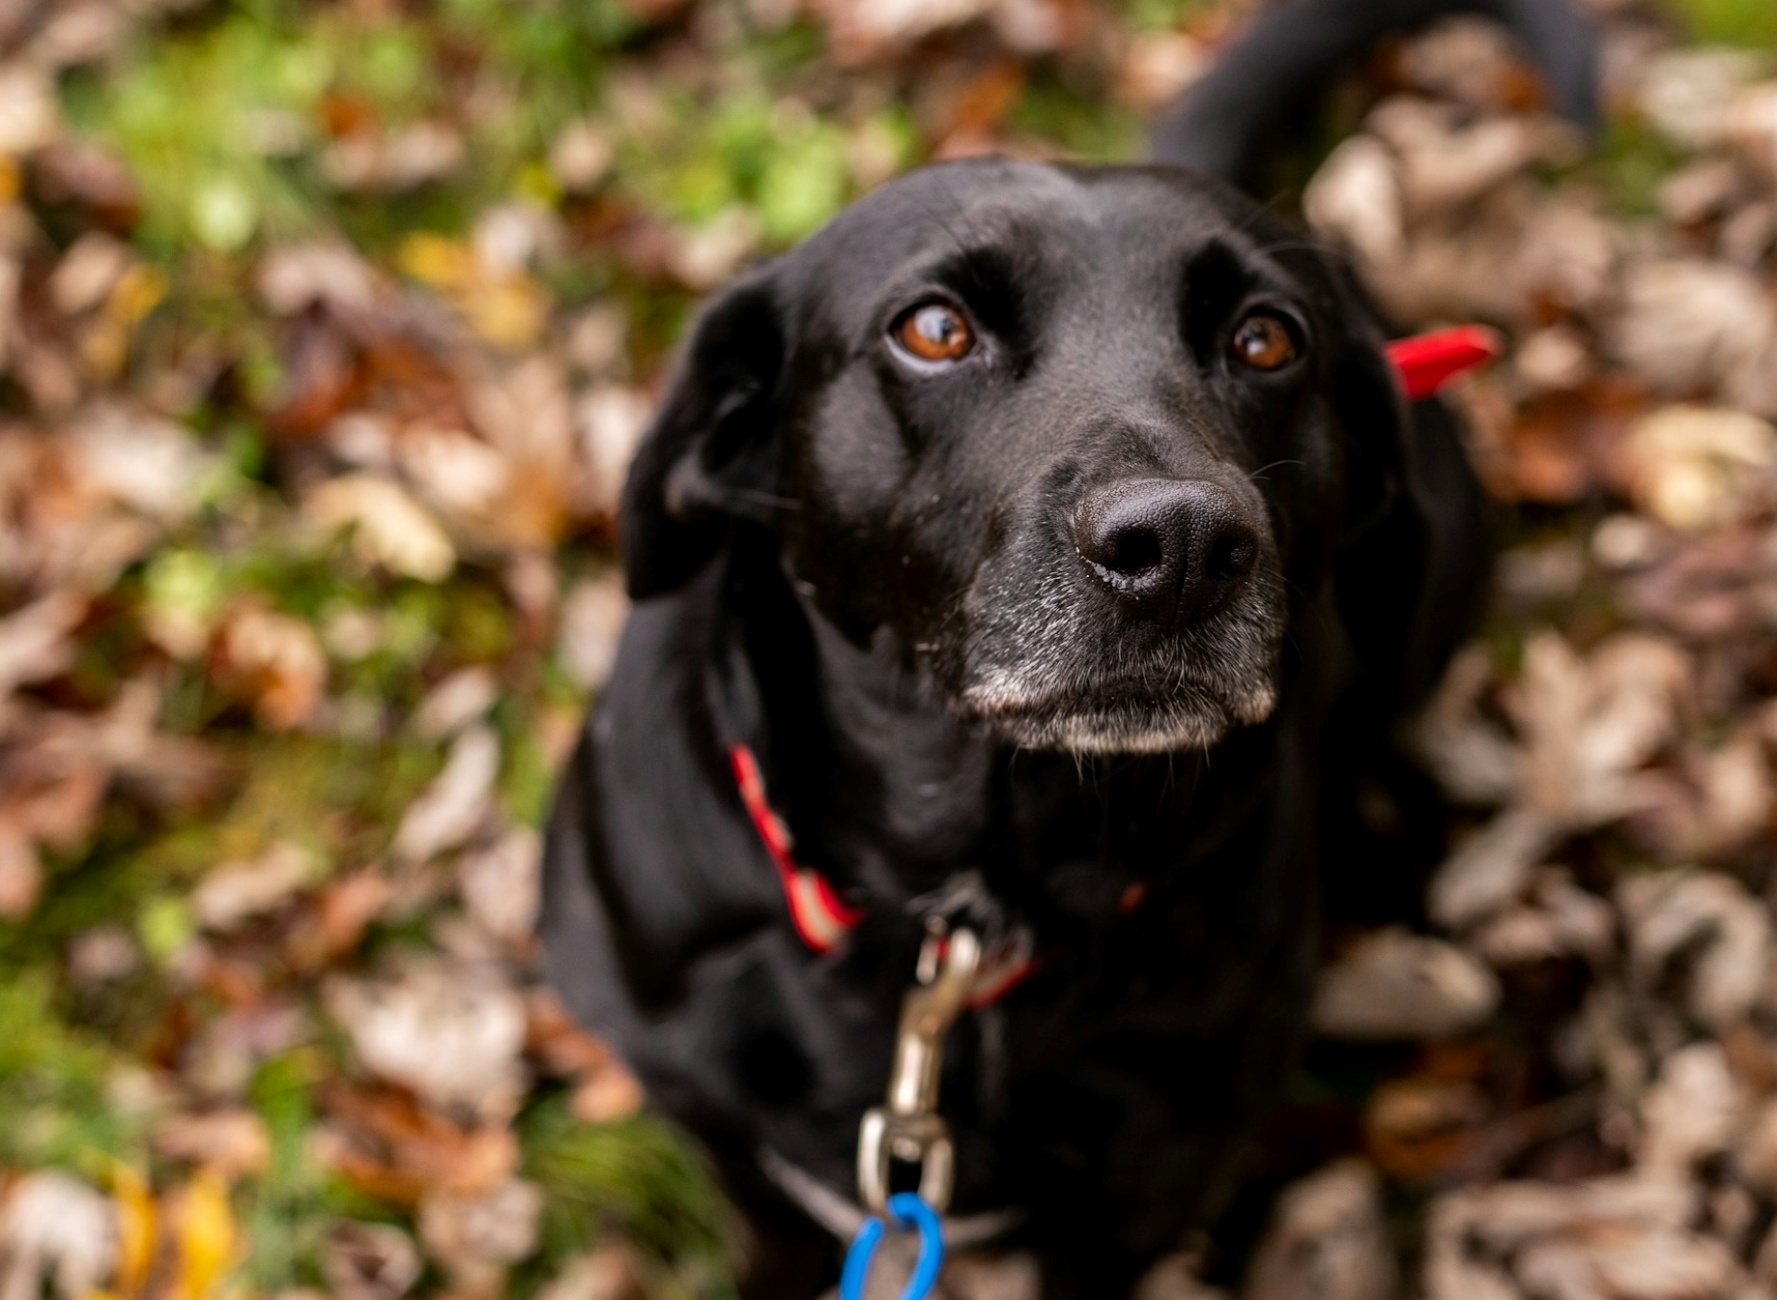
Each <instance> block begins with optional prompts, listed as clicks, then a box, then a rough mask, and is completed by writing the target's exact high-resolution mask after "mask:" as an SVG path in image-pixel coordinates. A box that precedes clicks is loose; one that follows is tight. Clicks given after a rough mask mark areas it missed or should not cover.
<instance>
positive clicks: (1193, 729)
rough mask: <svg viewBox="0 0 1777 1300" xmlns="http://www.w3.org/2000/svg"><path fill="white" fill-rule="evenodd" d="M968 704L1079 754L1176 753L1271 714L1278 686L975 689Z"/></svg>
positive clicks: (1041, 745) (1019, 736)
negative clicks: (1062, 694) (1037, 693)
mask: <svg viewBox="0 0 1777 1300" xmlns="http://www.w3.org/2000/svg"><path fill="white" fill-rule="evenodd" d="M963 703H964V712H965V713H966V714H968V715H969V716H970V717H972V718H973V719H975V720H977V721H979V722H982V723H984V724H986V726H987V727H988V728H990V729H991V730H992V731H993V732H994V733H995V734H997V735H999V736H1000V737H1002V738H1003V739H1004V740H1006V741H1007V742H1008V743H1010V744H1014V745H1017V746H1020V747H1021V748H1024V749H1050V750H1062V751H1065V752H1068V753H1074V754H1170V753H1176V752H1177V751H1179V750H1185V749H1198V750H1201V749H1208V748H1210V747H1211V746H1212V745H1215V744H1217V743H1219V742H1220V741H1221V739H1222V738H1223V737H1224V736H1226V735H1227V734H1228V733H1229V732H1230V731H1232V730H1234V729H1235V728H1236V727H1242V726H1251V725H1253V724H1255V723H1260V722H1263V721H1264V720H1265V719H1266V718H1268V717H1270V716H1271V714H1272V711H1273V710H1275V709H1276V707H1277V691H1276V689H1275V687H1273V686H1271V685H1269V684H1267V685H1265V686H1263V687H1259V688H1256V689H1244V690H1236V691H1232V692H1226V693H1224V692H1219V691H1210V690H1205V689H1198V690H1193V691H1190V692H1188V693H1186V694H1184V695H1181V696H1179V697H1173V698H1155V699H1148V700H1143V699H1140V698H1133V699H1132V698H1130V697H1128V696H1126V695H1119V696H1118V697H1116V698H1113V699H1105V700H1098V701H1095V700H1093V699H1092V698H1090V697H1089V696H1088V697H1080V698H1075V699H1072V700H1060V699H1054V698H1050V699H1029V698H1020V697H1019V696H1018V695H1017V694H1014V693H1011V692H1004V691H1000V692H995V691H992V690H990V689H971V690H969V691H966V692H965V693H964V697H963Z"/></svg>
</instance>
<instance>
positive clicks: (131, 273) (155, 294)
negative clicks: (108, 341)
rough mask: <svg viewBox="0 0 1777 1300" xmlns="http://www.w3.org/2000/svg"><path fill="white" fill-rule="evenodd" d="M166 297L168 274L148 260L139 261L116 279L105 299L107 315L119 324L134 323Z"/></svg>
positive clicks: (128, 324)
mask: <svg viewBox="0 0 1777 1300" xmlns="http://www.w3.org/2000/svg"><path fill="white" fill-rule="evenodd" d="M166 296H167V273H166V272H165V271H163V270H161V269H160V268H159V267H158V266H151V265H150V264H149V263H147V262H136V263H134V264H133V265H132V266H131V267H130V268H129V269H128V270H127V271H125V272H124V273H123V274H122V275H120V276H119V277H118V278H117V284H116V286H115V287H114V288H113V289H112V290H111V296H110V297H109V298H107V299H106V300H105V315H106V316H107V317H109V318H110V319H112V320H114V321H116V322H117V323H118V324H120V325H125V326H130V325H135V324H137V323H138V322H139V321H140V320H141V319H142V318H143V317H144V316H146V315H147V314H148V313H149V312H151V311H153V310H154V309H155V308H156V307H158V306H159V305H160V300H161V299H162V298H165V297H166Z"/></svg>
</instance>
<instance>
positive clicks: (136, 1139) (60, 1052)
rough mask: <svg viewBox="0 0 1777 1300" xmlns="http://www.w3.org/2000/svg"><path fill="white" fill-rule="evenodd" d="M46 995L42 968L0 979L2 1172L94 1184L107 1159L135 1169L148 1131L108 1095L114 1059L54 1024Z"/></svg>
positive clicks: (138, 1118) (47, 979)
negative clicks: (82, 1177) (78, 1176)
mask: <svg viewBox="0 0 1777 1300" xmlns="http://www.w3.org/2000/svg"><path fill="white" fill-rule="evenodd" d="M52 987H53V985H52V981H51V979H50V977H49V975H48V973H47V972H46V971H44V970H43V969H41V968H32V969H27V970H23V971H14V972H11V973H10V974H8V975H7V976H6V977H5V978H4V979H0V1115H4V1116H5V1117H6V1122H5V1123H4V1124H0V1166H11V1167H13V1168H20V1167H24V1168H32V1167H42V1166H45V1165H56V1166H61V1167H64V1168H72V1169H76V1170H79V1171H81V1172H83V1173H85V1174H87V1175H88V1176H89V1177H94V1176H98V1175H99V1174H100V1173H102V1171H103V1168H104V1166H105V1163H106V1157H111V1158H117V1159H133V1160H138V1161H139V1160H140V1158H141V1147H142V1143H143V1140H144V1138H145V1135H146V1134H145V1129H146V1125H145V1122H144V1119H143V1117H142V1116H140V1115H137V1114H134V1113H132V1112H131V1111H130V1110H129V1109H128V1108H126V1107H119V1106H117V1105H115V1104H114V1103H113V1101H112V1099H111V1098H110V1097H109V1096H108V1095H107V1088H106V1084H107V1081H108V1080H109V1079H110V1078H111V1076H112V1074H113V1071H114V1070H115V1069H116V1068H117V1064H118V1062H117V1060H116V1058H114V1057H113V1055H112V1053H111V1052H110V1050H109V1049H108V1048H107V1047H105V1046H104V1045H102V1044H101V1043H99V1042H98V1041H96V1040H93V1039H89V1038H87V1037H86V1036H85V1035H83V1034H81V1033H79V1032H78V1031H76V1030H73V1029H70V1028H68V1027H67V1026H65V1025H64V1024H63V1023H62V1022H61V1021H60V1019H59V1018H58V1017H57V1015H56V1011H55V1007H54V1004H53V1001H52V998H51V990H52Z"/></svg>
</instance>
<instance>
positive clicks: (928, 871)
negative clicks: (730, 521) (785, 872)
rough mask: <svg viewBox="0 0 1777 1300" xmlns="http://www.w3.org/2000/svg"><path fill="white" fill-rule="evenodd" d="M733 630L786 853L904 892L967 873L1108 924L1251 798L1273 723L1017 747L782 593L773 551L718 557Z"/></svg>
mask: <svg viewBox="0 0 1777 1300" xmlns="http://www.w3.org/2000/svg"><path fill="white" fill-rule="evenodd" d="M729 581H730V583H736V582H738V583H740V584H742V585H743V586H744V588H745V591H744V595H743V598H741V599H733V600H728V601H724V602H723V605H724V607H725V608H726V609H727V610H730V611H735V612H734V613H733V614H732V617H734V618H735V619H736V625H735V627H734V628H733V629H732V630H731V631H730V632H729V633H728V634H727V635H729V636H732V637H733V638H734V641H733V642H732V644H733V645H734V646H736V648H737V649H738V651H739V654H740V656H741V658H742V659H743V660H744V671H745V672H746V673H747V674H748V675H749V676H750V678H751V683H750V686H749V689H750V690H752V691H753V692H755V695H754V700H753V702H752V706H751V710H750V711H752V712H754V713H755V714H756V716H755V717H754V718H753V719H752V720H751V721H749V722H747V723H746V724H745V725H746V726H748V727H749V728H751V729H752V730H753V731H754V732H755V733H756V735H755V736H750V737H748V739H749V741H750V742H752V743H759V744H762V745H763V746H764V747H765V749H766V752H767V754H768V758H767V764H768V767H769V768H770V773H769V777H770V784H771V789H772V792H773V798H774V802H778V803H779V804H780V806H781V808H782V809H783V811H784V812H785V814H786V816H787V817H788V819H789V821H790V823H791V825H792V828H793V830H794V833H795V836H796V839H797V844H798V853H799V855H801V856H803V857H804V858H805V859H806V860H807V861H808V862H809V863H810V864H811V865H814V866H816V867H817V868H819V869H821V870H823V871H827V872H829V873H831V874H832V875H833V877H834V879H835V881H836V883H838V884H840V885H841V886H842V887H852V888H856V889H859V890H861V891H862V893H863V894H864V895H865V896H866V897H868V898H870V899H872V900H876V901H880V902H886V903H889V904H890V905H897V906H898V905H904V904H906V903H907V902H908V900H910V899H912V898H914V897H916V896H919V895H925V894H929V893H931V892H932V891H935V890H938V889H941V888H942V887H943V886H944V885H945V884H946V883H948V882H950V881H951V880H953V879H955V878H956V877H958V876H959V875H961V874H963V873H965V872H969V871H979V872H980V873H981V874H982V875H983V876H984V877H985V879H986V881H987V882H988V885H989V888H990V889H992V890H993V891H994V893H995V894H996V895H998V896H1000V898H1001V899H1002V901H1004V902H1006V903H1007V904H1009V905H1010V906H1012V907H1013V908H1015V909H1017V910H1019V911H1021V912H1025V913H1039V914H1041V913H1047V914H1051V915H1052V916H1055V917H1057V918H1059V919H1060V921H1061V923H1064V924H1069V923H1079V922H1084V923H1087V924H1095V923H1098V922H1101V921H1104V922H1108V921H1110V920H1112V919H1114V918H1115V917H1116V916H1117V915H1118V914H1119V913H1120V911H1121V910H1123V908H1124V907H1126V905H1127V901H1128V899H1129V898H1130V897H1131V894H1132V890H1133V891H1136V892H1140V891H1142V890H1145V889H1146V888H1147V886H1148V885H1149V884H1151V883H1154V882H1155V881H1156V880H1157V879H1159V878H1161V877H1164V876H1166V875H1168V874H1173V873H1176V872H1177V871H1178V870H1180V869H1182V868H1183V867H1184V866H1185V865H1186V864H1188V862H1189V861H1191V860H1193V859H1195V858H1198V857H1201V856H1202V855H1204V854H1205V853H1207V852H1209V851H1211V850H1213V848H1215V847H1216V845H1217V843H1218V842H1219V841H1220V840H1221V839H1222V838H1223V837H1225V835H1226V834H1228V833H1230V831H1231V830H1232V829H1233V827H1234V826H1235V825H1236V824H1237V823H1238V822H1239V821H1241V820H1242V819H1243V818H1242V816H1241V814H1242V813H1243V812H1244V811H1247V810H1250V808H1251V807H1252V806H1254V803H1255V801H1256V800H1258V799H1261V798H1262V797H1263V792H1262V791H1259V790H1256V789H1254V790H1248V789H1245V788H1244V787H1243V783H1242V774H1244V773H1248V772H1252V771H1255V770H1260V769H1262V768H1263V767H1264V766H1265V764H1266V763H1267V762H1268V759H1269V756H1270V755H1271V754H1272V752H1273V751H1274V749H1275V746H1276V743H1277V728H1276V727H1274V726H1272V725H1270V724H1267V725H1264V726H1260V727H1254V728H1246V729H1244V730H1243V731H1241V732H1239V733H1236V734H1235V735H1234V736H1232V737H1230V738H1229V739H1227V740H1225V741H1224V742H1222V744H1220V745H1218V746H1217V747H1216V748H1215V749H1214V750H1213V751H1210V752H1209V753H1207V754H1205V753H1202V752H1191V751H1182V752H1180V753H1176V754H1168V755H1144V756H1101V755H1091V756H1085V755H1074V754H1067V753H1042V752H1034V751H1028V750H1018V749H1015V748H1013V747H1011V746H1008V745H1006V744H1005V743H1004V742H1002V741H999V740H997V739H996V738H994V737H993V736H991V735H990V734H988V733H987V732H986V731H985V730H983V729H982V728H981V727H979V726H978V725H975V724H972V723H969V722H966V721H964V720H963V719H961V718H959V717H958V716H957V715H956V713H955V712H954V711H953V710H952V709H951V707H950V706H949V704H948V702H947V701H946V699H945V697H944V695H943V693H942V692H941V690H940V689H939V688H938V687H937V685H936V684H935V683H934V682H932V681H931V680H930V678H928V677H927V676H925V675H924V674H923V673H921V672H919V671H918V670H916V669H913V668H910V667H908V666H907V663H906V660H905V658H904V656H902V655H901V654H900V653H899V648H898V647H897V646H896V645H894V643H893V642H892V640H891V638H889V637H888V636H887V635H882V634H879V635H877V636H875V637H873V638H871V639H870V640H869V642H868V643H867V644H864V645H860V644H858V643H857V642H856V641H854V640H852V639H850V638H848V637H846V636H845V635H844V634H843V633H842V632H841V631H840V630H839V629H838V628H837V627H836V626H834V624H833V623H832V622H831V621H830V620H828V619H827V618H826V617H825V616H824V615H823V614H822V613H821V611H820V609H819V608H818V606H817V604H816V602H815V601H814V600H813V599H812V598H811V596H810V595H809V594H808V593H806V592H798V591H797V590H796V589H795V584H794V583H793V582H792V581H791V579H790V578H789V577H788V576H787V575H786V574H785V573H784V571H783V569H782V567H781V565H780V563H779V562H778V560H777V557H776V555H775V554H773V555H771V556H770V557H769V559H768V560H767V559H766V558H765V557H763V556H759V555H758V554H757V553H753V554H748V553H747V551H746V549H745V548H742V549H741V550H739V551H737V552H736V553H734V554H733V555H731V559H730V574H729Z"/></svg>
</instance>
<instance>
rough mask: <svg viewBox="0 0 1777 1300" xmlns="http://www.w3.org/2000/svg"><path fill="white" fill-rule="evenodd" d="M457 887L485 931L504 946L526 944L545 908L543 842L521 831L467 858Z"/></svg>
mask: <svg viewBox="0 0 1777 1300" xmlns="http://www.w3.org/2000/svg"><path fill="white" fill-rule="evenodd" d="M457 887H458V889H460V890H461V892H462V895H463V905H464V907H466V908H467V909H468V912H469V915H470V917H471V918H473V919H474V921H475V923H476V924H477V925H479V926H480V927H481V928H482V929H483V930H485V931H486V932H487V933H488V934H490V935H492V936H493V937H494V938H496V939H499V940H501V941H502V942H504V943H508V944H515V945H522V944H524V943H526V942H527V941H528V940H529V939H530V937H531V933H532V931H533V930H534V929H535V928H536V924H537V914H538V912H539V910H540V909H541V908H542V906H543V840H542V837H541V836H539V835H538V834H537V832H536V831H534V830H532V829H531V828H530V827H528V826H520V827H516V828H515V829H513V830H511V831H509V832H507V833H506V834H505V835H504V836H502V837H501V838H500V839H499V840H497V841H495V842H494V843H493V844H491V845H489V846H488V847H487V848H485V849H481V850H478V851H474V852H470V853H467V854H465V855H464V856H463V857H462V858H461V859H460V860H459V861H458V863H457Z"/></svg>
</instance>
